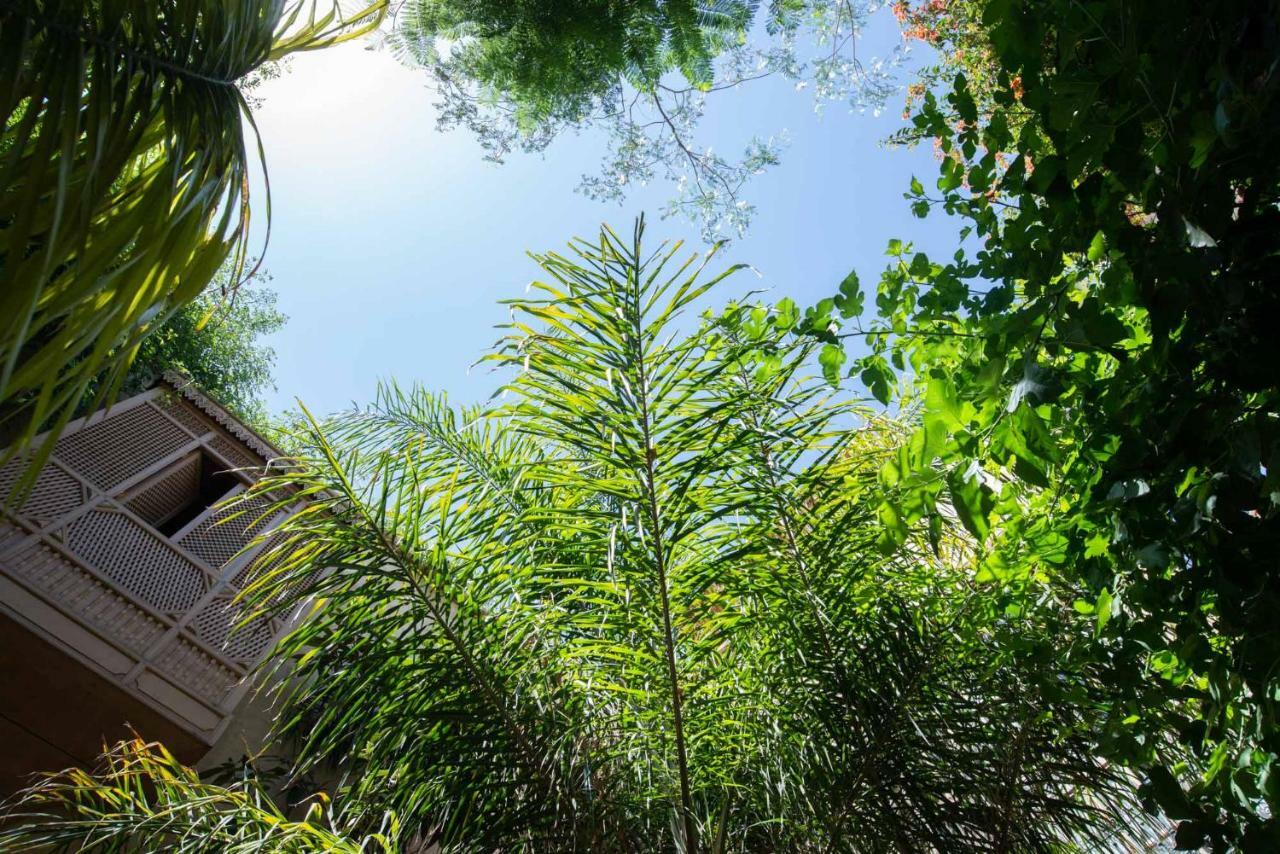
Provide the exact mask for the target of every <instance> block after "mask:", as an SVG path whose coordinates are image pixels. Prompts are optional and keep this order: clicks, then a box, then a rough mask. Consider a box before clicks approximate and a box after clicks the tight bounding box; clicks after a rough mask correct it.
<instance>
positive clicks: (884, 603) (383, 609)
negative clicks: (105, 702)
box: [54, 227, 1143, 852]
mask: <svg viewBox="0 0 1280 854" xmlns="http://www.w3.org/2000/svg"><path fill="white" fill-rule="evenodd" d="M640 235H641V229H640V228H639V227H637V229H636V231H635V233H634V234H633V235H631V236H630V237H629V239H627V238H623V237H620V236H619V235H617V234H615V233H614V232H612V231H608V230H606V231H604V232H602V233H601V235H600V236H599V238H598V239H597V240H595V241H591V242H577V243H575V244H574V246H573V255H572V256H571V257H566V256H564V255H560V254H554V253H553V254H547V255H541V256H536V257H537V261H538V263H539V264H540V265H541V267H542V271H543V280H541V281H539V282H535V283H534V285H533V289H532V293H531V294H530V295H529V296H528V297H527V298H525V299H521V300H517V301H514V302H513V303H512V305H511V308H512V312H513V315H512V321H511V323H510V325H509V327H508V328H507V334H506V336H505V337H504V338H503V339H502V341H501V342H500V343H499V345H498V347H497V349H496V351H495V352H494V353H493V355H492V358H491V362H492V363H494V364H495V365H497V366H499V367H500V368H503V369H506V370H510V371H512V372H513V376H511V378H510V380H509V381H508V383H507V384H506V386H505V388H504V395H505V397H504V403H503V404H502V405H500V406H498V407H496V408H494V409H490V410H481V409H461V410H458V409H454V408H451V407H449V406H448V405H447V404H446V402H445V401H444V400H443V399H441V398H439V397H437V396H433V395H431V394H428V393H425V392H422V391H419V390H414V391H408V392H406V391H401V390H399V389H397V388H396V387H394V386H387V387H384V388H382V389H381V391H380V393H379V396H378V398H377V400H376V401H375V402H374V403H373V404H372V405H370V406H369V407H367V408H364V409H359V410H356V411H353V412H349V413H345V414H342V415H339V416H337V417H335V418H334V419H332V420H331V421H329V422H326V423H320V422H316V421H307V422H306V424H305V425H304V426H303V429H302V435H300V436H298V437H297V442H296V445H297V447H299V448H300V452H299V454H298V456H297V460H296V463H297V466H296V468H295V469H294V470H292V471H289V472H280V473H279V475H278V476H275V477H272V478H269V479H267V480H265V481H263V482H262V483H261V484H260V485H259V486H258V487H257V488H256V489H255V490H254V493H255V494H256V495H265V496H268V497H272V496H274V498H273V500H274V502H275V504H276V508H273V509H272V510H271V511H269V512H271V513H274V512H275V509H278V508H285V507H293V506H295V504H296V502H297V501H298V499H299V498H306V499H308V500H309V501H310V502H311V503H310V504H309V505H308V507H307V509H306V510H304V511H302V512H299V513H297V514H296V515H294V516H292V517H290V519H289V520H288V521H286V522H285V523H284V527H283V528H282V530H283V531H284V532H285V538H284V539H283V540H282V541H279V542H276V543H275V544H274V545H273V546H272V547H271V548H273V549H274V555H275V557H276V558H277V560H276V561H275V562H274V563H272V564H271V568H270V569H269V570H267V571H266V572H265V574H263V575H261V576H260V577H259V578H257V579H256V580H254V582H253V584H252V587H251V588H250V590H249V591H248V598H249V600H250V601H251V602H252V603H255V604H256V606H258V607H260V608H264V609H271V610H279V611H282V612H283V611H288V610H291V609H293V608H295V607H296V606H297V604H298V602H299V600H300V599H302V598H303V597H305V596H308V595H311V596H315V597H316V601H317V603H319V605H320V607H318V608H316V609H314V610H313V611H312V612H311V613H310V615H309V618H308V619H306V620H305V621H304V622H303V623H302V624H301V626H300V627H299V628H298V629H297V630H296V631H294V633H293V634H291V635H290V636H289V637H288V638H287V640H286V641H285V642H284V647H283V650H282V651H283V653H284V654H285V655H286V656H287V658H288V659H289V662H290V664H289V666H288V669H289V672H290V673H291V674H292V678H290V679H289V680H287V681H285V682H282V683H281V691H282V693H283V695H284V696H283V702H284V707H283V712H282V715H281V717H280V720H279V726H280V730H281V732H280V733H279V734H280V735H281V736H294V737H296V738H297V739H298V740H299V742H300V743H301V748H300V763H301V768H300V770H301V771H303V772H305V771H307V770H309V769H310V768H313V767H316V766H318V765H321V764H322V763H325V762H326V761H327V762H334V763H337V764H338V765H339V766H340V767H342V768H343V770H344V773H345V783H344V785H343V787H342V789H341V791H339V792H338V793H336V802H337V803H338V804H339V805H340V809H339V810H338V815H339V816H340V817H341V820H342V821H343V825H342V826H343V828H345V829H348V830H350V831H353V832H355V831H359V830H360V829H362V828H364V829H367V828H369V827H370V826H371V825H372V826H374V827H383V826H385V823H386V822H387V821H388V819H387V818H386V816H387V815H388V814H391V815H395V816H396V822H397V823H396V826H397V827H399V828H400V835H399V837H398V840H399V841H400V842H401V843H403V842H405V841H406V840H407V839H408V838H410V837H411V836H415V835H416V836H417V838H426V839H429V840H434V841H437V842H439V843H440V844H441V845H442V847H443V848H444V849H445V850H449V851H475V850H548V851H553V850H554V851H558V850H568V849H575V848H576V849H585V850H593V851H632V850H655V851H669V850H682V851H688V852H695V851H701V850H707V851H716V852H722V851H730V850H737V851H761V850H765V851H768V850H810V849H817V848H822V849H823V850H832V851H865V850H871V851H878V850H884V849H885V848H887V847H892V848H895V849H901V850H911V851H914V850H940V851H989V850H1027V851H1031V850H1050V849H1063V848H1067V849H1071V848H1073V847H1074V848H1077V849H1081V850H1090V851H1092V850H1098V848H1099V847H1101V846H1104V845H1107V844H1110V842H1112V841H1114V840H1124V839H1133V838H1136V837H1139V836H1140V835H1141V833H1142V830H1143V823H1142V822H1141V821H1140V820H1139V821H1134V820H1133V814H1134V812H1135V810H1136V804H1135V803H1134V800H1133V787H1132V782H1131V781H1130V780H1128V779H1127V778H1126V777H1125V776H1124V775H1123V774H1121V773H1117V772H1116V771H1114V770H1111V769H1108V768H1107V767H1106V766H1105V765H1103V764H1101V763H1099V762H1097V761H1096V760H1095V758H1094V756H1093V753H1092V750H1093V739H1094V737H1095V734H1096V733H1097V732H1098V730H1099V728H1100V726H1101V725H1102V724H1103V723H1104V721H1101V720H1098V719H1095V718H1093V717H1092V708H1093V707H1092V705H1091V704H1090V703H1089V702H1088V701H1087V700H1088V698H1089V696H1090V694H1089V690H1090V689H1089V686H1088V685H1087V684H1084V683H1082V682H1081V681H1080V680H1078V679H1076V678H1075V677H1073V676H1067V677H1065V678H1064V679H1063V680H1061V681H1060V682H1059V683H1058V684H1057V685H1056V686H1054V688H1053V691H1050V690H1049V689H1048V688H1047V687H1046V686H1043V685H1041V684H1039V682H1038V680H1037V673H1038V670H1039V668H1040V667H1042V666H1043V665H1044V663H1045V662H1046V660H1048V659H1049V658H1050V657H1051V656H1052V655H1053V654H1054V650H1056V649H1057V648H1058V647H1059V646H1066V645H1070V644H1072V643H1078V642H1080V638H1079V637H1077V636H1073V635H1072V634H1071V631H1072V628H1071V626H1070V625H1068V624H1064V623H1062V622H1061V621H1055V620H1054V618H1053V615H1052V614H1049V615H1039V616H1037V618H1036V620H1034V621H1033V620H1026V619H1021V618H1018V617H1017V615H1018V613H1019V609H1020V608H1031V607H1033V603H1034V601H1035V600H1034V597H1029V598H1025V599H1021V600H1014V599H1009V598H1006V597H1004V596H1003V595H1000V596H987V595H982V594H980V592H979V591H975V590H974V588H973V586H972V584H971V582H970V579H969V578H968V575H967V570H966V559H967V556H968V555H969V551H970V548H971V543H970V542H969V541H968V540H967V538H965V537H964V536H962V535H961V534H959V533H958V532H957V531H956V530H955V529H954V528H953V527H952V526H950V525H943V524H941V523H940V524H939V525H938V526H936V527H935V529H934V530H932V532H931V534H930V535H929V536H928V537H924V536H915V535H914V533H913V532H912V531H910V530H908V529H906V528H905V527H904V528H902V529H901V530H900V532H899V534H898V536H897V538H896V539H895V540H894V541H893V543H892V544H891V545H893V546H897V548H886V547H885V544H884V543H883V542H882V539H883V535H884V527H885V520H884V519H883V516H882V515H880V514H877V512H876V508H877V505H878V503H879V497H880V496H881V495H883V487H882V486H881V483H880V474H879V473H880V472H881V471H882V470H884V468H885V467H886V466H888V465H890V464H891V463H892V464H902V465H906V464H909V463H910V462H911V461H912V460H914V459H915V458H916V457H917V456H918V455H919V454H920V453H921V451H920V449H918V448H916V447H915V446H914V445H913V444H912V434H911V431H910V430H908V429H906V428H904V427H903V426H902V425H901V424H899V423H898V422H895V421H891V420H887V419H883V418H870V417H869V416H868V414H867V413H865V412H862V411H860V410H858V409H856V408H855V407H853V406H851V405H850V404H849V403H848V402H842V401H841V400H838V399H835V398H833V397H832V396H831V393H830V390H829V386H828V385H827V384H826V382H825V381H823V380H822V379H821V378H817V377H814V376H813V372H814V370H815V368H817V367H818V366H817V365H815V359H814V356H815V353H814V349H815V348H814V347H812V346H810V345H809V344H808V343H807V342H806V341H804V340H802V339H796V338H795V337H794V336H792V335H791V334H790V333H789V332H788V330H789V329H790V328H793V327H794V326H795V325H796V324H797V312H796V311H795V309H794V306H783V307H782V308H781V309H780V310H778V311H770V310H768V309H766V308H765V307H763V306H751V305H732V306H730V307H729V308H728V309H727V310H726V311H725V312H723V313H721V314H718V315H710V314H709V315H705V316H704V318H705V319H704V322H703V323H702V324H701V325H700V326H699V325H698V324H696V323H692V324H691V323H689V318H688V317H687V314H686V312H688V311H689V310H690V308H691V307H692V306H694V305H695V304H697V303H699V302H700V301H702V300H703V299H704V297H705V295H706V294H707V291H708V289H709V288H710V287H711V286H712V285H713V284H714V282H715V281H717V280H718V279H719V278H722V277H723V275H727V273H725V274H721V275H719V276H714V277H709V278H707V277H703V276H702V275H701V272H702V269H703V268H704V267H705V266H706V265H707V263H708V262H709V257H703V258H702V259H701V260H699V259H698V257H697V256H693V257H689V258H687V259H684V258H680V257H679V254H680V247H679V246H678V245H676V246H664V247H659V248H658V249H657V250H656V251H655V250H651V249H647V248H645V247H643V246H642V244H641V239H640ZM730 272H731V271H730ZM690 326H692V327H693V328H692V329H690ZM682 329H683V330H686V331H685V332H683V333H682V332H681V331H680V330H682ZM854 419H863V425H864V426H863V427H861V428H859V429H850V428H849V426H848V425H849V424H850V423H853V420H854ZM937 512H938V514H939V518H940V517H941V515H943V514H946V513H948V512H949V511H947V510H946V509H945V508H944V507H942V506H941V505H938V507H937ZM1064 631H1065V632H1066V633H1065V634H1064V633H1063V632H1064ZM1089 631H1090V632H1091V631H1092V627H1090V628H1089ZM1081 698H1083V701H1082V699H1081ZM54 826H55V827H65V826H63V825H58V824H57V823H54ZM92 827H93V825H92V823H90V824H88V825H84V826H81V828H80V829H81V830H84V831H86V832H87V831H89V830H92ZM68 832H70V831H68Z"/></svg>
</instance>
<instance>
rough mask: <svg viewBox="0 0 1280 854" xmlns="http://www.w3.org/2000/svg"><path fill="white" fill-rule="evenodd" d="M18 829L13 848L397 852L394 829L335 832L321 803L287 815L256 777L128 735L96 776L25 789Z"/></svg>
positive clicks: (59, 776)
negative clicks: (215, 779)
mask: <svg viewBox="0 0 1280 854" xmlns="http://www.w3.org/2000/svg"><path fill="white" fill-rule="evenodd" d="M10 818H11V819H13V820H14V821H16V822H19V823H18V824H16V826H13V827H10V828H9V829H6V830H0V848H4V850H6V851H8V850H12V851H30V850H35V849H38V850H41V851H88V850H93V851H103V852H113V851H119V852H128V851H169V852H175V854H187V852H212V851H217V852H222V854H250V852H253V854H257V852H290V854H308V852H316V854H320V852H336V854H369V852H375V851H383V852H390V851H393V850H395V849H394V848H393V847H392V845H393V843H392V839H393V838H395V836H396V833H395V828H394V827H393V826H388V827H386V828H384V829H383V832H379V833H372V834H369V835H367V836H365V837H363V838H360V839H356V838H352V837H347V836H344V835H342V834H341V833H337V832H335V831H334V830H333V829H332V827H333V821H332V816H331V815H329V814H328V813H327V811H326V809H325V803H324V801H323V800H316V801H315V802H313V803H312V804H311V805H310V807H309V808H308V809H307V811H306V815H305V817H304V818H303V819H302V820H300V821H291V820H289V819H288V818H287V817H286V816H285V815H284V814H283V813H282V812H281V811H280V808H279V807H278V806H277V805H276V804H275V802H274V801H273V800H272V798H271V797H270V796H269V794H268V793H267V792H266V791H264V790H263V789H262V787H261V786H259V785H258V784H257V783H256V782H255V781H254V780H253V779H252V778H244V779H241V780H239V781H237V782H236V783H234V784H232V785H230V786H225V787H224V786H214V785H210V784H208V783H203V782H201V781H200V778H199V776H198V775H197V774H196V772H195V771H193V770H191V769H190V768H187V767H185V766H183V765H182V764H181V763H179V762H178V761H177V760H176V759H174V757H173V756H172V755H171V754H170V753H169V752H168V751H166V750H165V749H164V748H163V747H161V746H160V745H157V744H146V743H144V742H142V741H140V740H137V739H135V740H133V741H124V742H121V743H120V744H118V745H116V746H115V747H114V748H112V749H111V750H110V751H108V752H107V753H106V754H104V755H103V757H102V760H101V767H100V768H99V769H98V772H97V773H96V774H90V773H88V772H86V771H84V770H81V769H78V768H72V769H68V770H66V771H62V772H59V773H56V774H49V775H47V776H46V777H45V779H44V780H43V781H42V782H40V783H39V784H37V785H35V786H33V787H32V788H31V789H29V790H27V792H25V793H24V798H23V800H22V811H21V812H18V813H15V814H13V815H11V816H10Z"/></svg>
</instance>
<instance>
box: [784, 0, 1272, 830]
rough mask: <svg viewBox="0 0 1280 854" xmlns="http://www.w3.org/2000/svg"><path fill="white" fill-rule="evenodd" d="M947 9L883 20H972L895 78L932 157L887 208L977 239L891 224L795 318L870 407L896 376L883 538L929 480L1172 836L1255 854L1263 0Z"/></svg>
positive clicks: (1267, 88)
mask: <svg viewBox="0 0 1280 854" xmlns="http://www.w3.org/2000/svg"><path fill="white" fill-rule="evenodd" d="M929 5H930V6H931V7H932V6H934V5H935V4H929ZM957 5H958V6H959V8H957V9H955V11H954V13H953V12H952V11H951V10H952V7H951V6H950V5H948V4H940V5H939V6H938V8H942V9H943V11H942V12H941V13H940V14H934V12H931V11H928V10H924V9H921V8H916V9H914V10H912V11H910V14H911V15H920V16H924V17H927V18H928V20H930V21H931V22H932V23H931V26H936V27H941V29H940V30H937V32H938V33H939V34H940V36H939V37H940V38H941V39H943V40H946V39H949V38H952V37H953V36H956V34H955V33H953V32H951V31H948V30H947V29H946V28H947V27H948V26H951V25H952V24H953V23H955V24H958V25H960V26H966V27H967V26H968V25H970V24H972V22H974V21H979V22H981V27H982V31H981V33H980V35H979V36H978V38H980V39H981V41H982V43H983V51H982V53H981V54H980V55H976V54H975V56H977V57H978V59H977V60H976V65H975V66H973V67H968V66H967V65H966V62H967V61H968V60H965V61H955V62H952V63H951V65H950V67H951V68H952V70H957V69H960V70H964V71H967V72H971V73H970V74H960V75H958V76H956V77H955V78H954V82H952V83H950V84H949V87H948V88H949V91H947V92H946V93H945V95H941V94H940V95H939V96H938V97H935V96H934V94H933V93H928V94H925V95H924V96H923V98H922V101H921V104H920V108H919V110H918V112H917V113H916V115H915V116H914V119H913V123H914V126H915V127H916V128H917V129H918V130H919V132H920V134H921V135H923V136H928V137H933V138H935V139H937V140H938V144H939V148H940V152H941V165H940V170H939V177H938V178H937V180H936V183H934V184H933V186H930V187H926V186H925V184H924V183H923V182H921V181H913V182H912V186H911V189H910V191H909V193H908V197H909V199H910V200H911V203H912V207H913V210H915V211H916V213H917V214H919V215H920V216H926V215H928V214H929V212H930V211H931V210H933V209H934V208H943V209H945V210H947V211H948V212H950V213H953V214H958V215H960V216H962V217H963V218H964V219H965V220H966V223H965V232H964V233H965V234H966V235H969V234H972V235H976V236H977V237H978V238H980V239H981V249H980V250H979V251H977V252H976V253H974V252H971V251H968V249H967V248H962V249H960V250H959V251H957V253H956V254H955V256H954V257H953V258H951V259H949V260H946V261H938V260H935V259H931V258H929V257H927V256H926V255H924V254H923V253H918V252H914V251H913V250H912V247H911V246H910V244H907V243H904V242H902V241H897V240H895V241H893V242H892V243H891V244H890V247H889V254H890V255H891V256H892V260H891V266H890V267H889V269H888V270H886V271H885V273H884V275H883V276H882V278H881V280H880V282H879V285H878V287H877V294H876V316H875V317H873V318H869V319H865V320H864V319H861V318H860V317H859V315H860V314H861V308H862V298H861V294H860V292H859V290H858V286H857V281H856V278H854V279H851V280H850V282H849V283H847V287H844V288H842V289H841V290H842V293H841V295H840V296H839V297H835V298H833V299H831V300H827V301H824V302H823V303H822V304H820V305H818V306H815V307H814V308H813V309H812V310H811V312H810V315H809V318H808V327H807V328H808V330H809V331H810V332H811V333H812V334H814V335H816V336H818V337H820V338H823V339H825V340H826V342H827V345H826V347H827V353H828V356H827V361H828V363H829V364H831V365H833V366H837V367H838V366H839V365H840V363H841V361H842V359H843V358H844V357H843V354H842V352H841V351H840V347H839V343H840V342H839V340H838V338H839V337H842V336H843V337H846V338H853V339H855V340H860V341H864V342H865V345H866V348H867V349H866V350H864V351H863V352H862V353H861V354H859V358H857V359H856V361H855V362H854V364H853V370H852V373H853V374H854V375H857V376H860V377H861V379H862V381H863V382H864V383H866V384H867V386H868V387H869V388H870V389H871V390H872V392H873V393H875V394H876V395H877V396H878V397H881V398H882V399H884V400H886V401H887V400H888V399H889V397H890V394H891V392H892V387H893V384H894V381H895V371H896V370H897V371H900V370H903V369H904V368H906V367H907V366H908V365H909V366H910V368H911V374H912V375H914V379H916V380H918V386H917V387H916V388H915V390H914V393H915V394H916V395H917V396H918V398H923V406H924V416H923V425H922V427H921V432H920V437H921V438H920V440H919V441H920V442H921V448H923V449H925V451H924V452H923V453H920V454H918V455H916V456H915V457H913V458H911V459H904V460H903V461H902V463H901V464H900V465H897V464H895V466H893V467H892V468H889V469H886V471H885V473H884V480H885V484H886V486H889V485H892V486H893V487H894V488H895V489H896V490H898V492H899V494H898V495H896V496H890V497H889V498H888V499H887V500H886V502H885V504H884V507H883V512H884V514H885V517H886V518H891V519H896V520H900V521H899V524H897V525H895V526H894V527H893V531H894V537H895V538H897V539H898V540H899V541H901V540H902V538H904V537H905V536H906V533H905V532H906V530H907V525H908V524H909V523H914V522H917V521H923V520H924V519H926V518H930V517H932V516H933V515H934V513H935V511H934V509H933V508H934V502H935V500H936V499H937V498H938V497H939V496H949V500H950V502H951V504H952V505H954V506H955V508H956V510H957V511H958V513H959V515H960V518H961V519H962V520H963V521H964V522H965V523H966V524H967V526H968V527H969V529H970V530H971V532H972V533H973V535H974V536H975V537H976V538H977V540H978V541H979V543H980V546H981V559H980V561H979V564H978V569H977V578H978V579H979V580H981V581H982V582H984V583H987V584H990V585H992V586H994V587H1003V588H1006V589H1011V590H1028V591H1041V593H1040V595H1056V596H1058V597H1060V601H1061V603H1062V605H1063V608H1064V610H1065V611H1066V613H1070V611H1071V610H1074V611H1076V612H1078V614H1079V616H1078V619H1079V620H1080V621H1081V622H1082V623H1090V624H1092V625H1093V626H1094V629H1093V632H1092V634H1093V635H1094V639H1093V640H1092V641H1090V642H1088V643H1086V644H1082V645H1080V646H1076V647H1072V648H1069V649H1067V648H1064V649H1062V650H1061V651H1060V653H1061V654H1060V655H1059V657H1058V659H1057V661H1056V662H1055V664H1054V665H1053V666H1052V667H1050V668H1047V669H1046V671H1045V672H1046V673H1049V674H1053V676H1052V679H1057V678H1059V677H1058V675H1057V674H1060V673H1062V672H1070V671H1084V670H1091V671H1094V672H1096V673H1098V674H1099V676H1100V679H1101V684H1105V685H1108V686H1110V690H1109V692H1108V694H1109V696H1108V697H1107V698H1106V701H1107V703H1108V705H1109V706H1110V709H1111V711H1110V725H1109V726H1108V732H1107V734H1106V738H1105V739H1104V745H1105V749H1106V752H1107V753H1108V755H1110V756H1111V757H1112V759H1113V760H1116V761H1119V762H1122V763H1125V764H1128V765H1130V766H1131V767H1134V768H1137V769H1141V771H1142V773H1143V774H1144V775H1145V776H1146V778H1147V783H1146V787H1145V789H1144V793H1145V795H1146V796H1147V797H1148V799H1149V802H1150V803H1151V805H1152V808H1153V809H1154V808H1156V807H1157V806H1158V807H1159V808H1160V809H1162V810H1164V812H1165V813H1166V814H1167V815H1168V816H1170V817H1171V818H1173V819H1176V820H1178V821H1179V822H1180V825H1179V830H1178V842H1179V844H1180V845H1183V846H1185V847H1192V848H1194V847H1198V846H1200V845H1202V844H1206V843H1210V844H1212V845H1213V847H1214V848H1215V849H1218V850H1224V849H1227V848H1230V847H1240V848H1242V849H1243V850H1259V851H1261V850H1274V849H1275V848H1276V847H1277V846H1278V845H1280V819H1278V818H1277V814H1278V813H1280V785H1278V781H1280V775H1278V774H1277V771H1278V770H1280V633H1277V631H1276V626H1275V614H1276V611H1277V609H1280V571H1278V569H1277V564H1276V560H1275V556H1276V555H1277V554H1278V553H1280V384H1278V382H1277V373H1276V370H1275V366H1276V365H1277V364H1280V343H1278V342H1280V338H1277V336H1276V335H1275V334H1274V325H1275V320H1276V318H1277V317H1280V289H1277V287H1276V283H1277V273H1278V272H1280V268H1278V267H1277V261H1276V259H1277V257H1280V243H1278V242H1277V234H1280V232H1278V231H1277V225H1280V163H1278V162H1277V160H1276V158H1275V157H1274V156H1273V153H1274V151H1275V150H1276V148H1277V146H1280V72H1278V66H1277V60H1276V57H1277V56H1280V7H1278V6H1277V4H1276V3H1275V2H1244V0H1241V2H1233V0H1224V2H1217V3H1208V4H1204V3H1190V2H1172V3H1160V4H1155V3H1133V2H1108V0H1102V2H1092V3H1079V2H1076V0H972V2H965V3H963V4H957ZM966 34H967V35H966ZM956 37H965V38H969V37H972V31H970V30H967V29H966V30H964V32H963V33H961V34H959V36H956ZM973 58H974V57H970V59H971V60H972V59H973ZM971 77H973V78H974V79H976V81H977V85H972V84H971ZM833 321H836V322H840V321H843V322H844V323H845V324H846V325H845V327H844V331H843V332H837V331H833V330H834V329H835V327H834V326H833V325H832V324H833ZM906 379H907V381H908V382H909V383H911V384H913V383H912V378H911V376H910V375H909V376H908V377H907V378H906ZM889 545H892V543H890V544H889Z"/></svg>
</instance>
